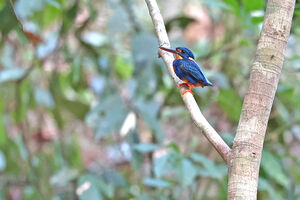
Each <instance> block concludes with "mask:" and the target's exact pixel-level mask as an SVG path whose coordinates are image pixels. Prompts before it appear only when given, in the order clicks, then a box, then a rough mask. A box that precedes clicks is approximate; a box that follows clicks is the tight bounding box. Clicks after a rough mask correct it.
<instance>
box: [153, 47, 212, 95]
mask: <svg viewBox="0 0 300 200" xmlns="http://www.w3.org/2000/svg"><path fill="white" fill-rule="evenodd" d="M159 48H160V49H161V50H164V51H168V52H171V53H173V54H175V56H176V58H175V60H174V61H173V69H174V72H175V74H176V75H177V76H178V78H180V79H181V80H182V81H183V83H180V84H179V85H178V87H180V86H182V85H186V86H188V88H189V89H188V90H185V91H184V92H182V93H181V95H184V94H185V93H187V92H190V93H192V94H193V92H192V89H193V88H194V87H199V86H200V87H204V86H213V84H212V83H211V82H210V81H209V80H208V79H207V78H206V77H205V76H204V74H203V72H202V70H201V67H200V66H199V65H198V64H197V63H196V62H195V57H194V54H193V52H192V51H191V50H189V49H188V48H185V47H176V48H175V49H171V48H166V47H159Z"/></svg>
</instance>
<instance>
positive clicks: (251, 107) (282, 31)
mask: <svg viewBox="0 0 300 200" xmlns="http://www.w3.org/2000/svg"><path fill="white" fill-rule="evenodd" d="M294 7H295V0H268V3H267V9H266V14H265V19H264V24H263V28H262V31H261V35H260V39H259V42H258V46H257V50H256V57H255V60H254V63H253V65H252V70H251V75H250V83H249V88H248V91H247V93H246V96H245V99H244V103H243V108H242V111H241V116H240V121H239V125H238V128H237V133H236V136H235V139H234V142H233V147H232V152H231V155H230V158H229V162H228V165H229V174H228V177H229V181H228V198H227V199H228V200H236V199H241V200H255V199H257V186H258V175H259V166H260V160H261V153H262V149H263V142H264V137H265V132H266V129H267V124H268V119H269V115H270V112H271V108H272V104H273V100H274V97H275V93H276V90H277V85H278V81H279V78H280V73H281V69H282V65H283V61H284V52H285V49H286V45H287V41H288V37H289V34H290V28H291V24H292V17H293V13H294Z"/></svg>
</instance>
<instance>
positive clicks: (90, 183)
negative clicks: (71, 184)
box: [76, 174, 104, 200]
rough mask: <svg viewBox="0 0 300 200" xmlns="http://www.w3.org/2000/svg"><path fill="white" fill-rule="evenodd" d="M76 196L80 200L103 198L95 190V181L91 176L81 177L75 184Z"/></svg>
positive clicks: (96, 189)
mask: <svg viewBox="0 0 300 200" xmlns="http://www.w3.org/2000/svg"><path fill="white" fill-rule="evenodd" d="M76 194H77V195H78V197H79V199H80V200H91V199H93V200H103V199H104V198H103V196H102V194H101V192H100V191H99V189H98V188H97V180H96V178H95V177H93V176H91V175H88V174H87V175H82V176H81V177H80V178H79V181H78V183H77V190H76Z"/></svg>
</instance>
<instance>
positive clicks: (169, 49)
mask: <svg viewBox="0 0 300 200" xmlns="http://www.w3.org/2000/svg"><path fill="white" fill-rule="evenodd" d="M159 48H160V49H161V50H164V51H167V52H171V53H175V54H178V53H179V52H177V51H176V49H171V48H166V47H159Z"/></svg>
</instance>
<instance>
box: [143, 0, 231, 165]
mask: <svg viewBox="0 0 300 200" xmlns="http://www.w3.org/2000/svg"><path fill="white" fill-rule="evenodd" d="M145 1H146V3H147V6H148V10H149V13H150V16H151V18H152V21H153V24H154V28H155V32H156V35H157V38H158V41H159V45H160V46H164V47H170V41H169V38H168V35H167V32H166V28H165V24H164V21H163V18H162V15H161V14H160V10H159V8H158V5H157V2H156V0H145ZM159 54H160V55H161V57H162V59H163V61H164V62H165V64H166V66H167V68H168V70H169V72H170V74H171V76H172V78H173V80H174V81H175V83H176V85H178V84H179V83H180V79H179V78H178V77H177V76H176V74H175V72H174V71H173V60H174V57H173V55H172V54H171V53H168V52H166V51H162V50H159ZM178 90H179V91H180V93H182V92H183V91H185V89H184V87H180V88H178ZM182 99H183V101H184V103H185V105H186V107H187V109H188V110H189V112H190V115H191V117H192V119H193V121H194V123H195V124H196V126H197V127H198V128H199V129H200V130H201V131H202V133H203V134H204V136H205V137H206V138H207V139H208V141H209V142H210V143H211V144H212V145H213V146H214V148H215V149H216V150H217V151H218V153H219V154H220V155H221V157H222V158H223V160H224V161H225V162H226V163H228V160H229V156H230V151H231V149H230V148H229V146H228V145H227V144H226V143H225V142H224V140H223V139H222V138H221V136H220V135H219V134H218V133H217V132H216V131H215V129H214V128H213V127H212V126H211V125H210V124H209V123H208V122H207V120H206V119H205V117H204V116H203V115H202V113H201V111H200V109H199V107H198V105H197V102H196V101H195V99H194V97H193V95H192V94H191V93H189V92H187V93H185V94H184V95H182Z"/></svg>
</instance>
